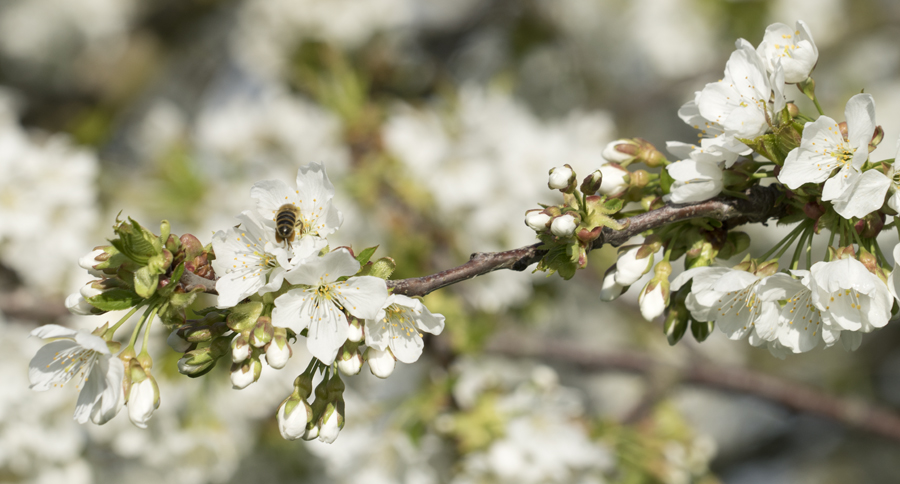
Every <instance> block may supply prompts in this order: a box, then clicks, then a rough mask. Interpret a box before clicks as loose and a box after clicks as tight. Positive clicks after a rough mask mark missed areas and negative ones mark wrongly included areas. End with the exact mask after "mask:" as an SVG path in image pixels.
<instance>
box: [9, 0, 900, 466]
mask: <svg viewBox="0 0 900 484" xmlns="http://www.w3.org/2000/svg"><path fill="white" fill-rule="evenodd" d="M798 19H802V20H804V21H806V22H807V24H808V25H809V27H810V29H811V31H812V34H813V36H814V38H815V40H816V43H817V45H818V47H819V52H820V54H819V64H818V67H817V69H816V71H815V72H814V77H815V79H816V81H817V93H818V94H819V98H820V99H821V100H822V104H823V107H824V108H825V110H826V113H827V114H829V115H831V116H832V117H835V118H838V119H842V117H843V114H842V113H843V106H844V103H845V102H846V99H848V98H849V96H851V95H852V94H854V93H857V92H860V91H861V90H862V89H865V91H866V92H869V93H872V94H873V95H874V97H875V100H876V106H877V110H878V113H877V114H878V119H879V122H880V124H882V125H883V126H884V129H885V132H886V138H885V140H886V142H885V143H884V144H883V145H884V146H883V147H882V148H880V151H879V152H878V153H881V155H880V156H881V157H882V158H885V157H892V156H893V154H894V151H893V150H894V142H895V140H896V139H897V136H898V134H900V71H898V69H900V50H898V49H897V45H900V3H898V2H891V1H885V0H857V1H853V2H851V1H850V0H825V1H813V0H771V1H749V0H748V1H732V2H722V1H715V0H636V1H630V2H624V1H614V0H555V1H551V0H454V1H442V0H244V1H237V0H157V1H154V2H140V1H137V0H80V1H78V2H71V1H68V0H5V1H4V2H2V3H0V173H2V175H0V326H2V329H3V337H2V338H0V368H2V371H0V374H2V375H3V376H2V385H3V389H2V391H0V481H2V482H36V483H45V482H46V483H50V482H53V483H59V482H66V483H90V482H112V481H113V480H127V482H130V483H139V482H148V483H149V482H160V481H161V480H164V479H165V480H166V481H167V482H174V483H180V482H184V483H188V482H190V483H205V482H209V483H226V482H247V481H248V480H255V481H260V482H276V481H277V482H316V483H323V482H329V483H330V482H334V483H343V482H373V483H393V482H399V483H410V484H412V483H423V484H426V483H506V482H509V483H513V482H515V483H523V482H524V483H542V482H560V483H568V482H582V483H604V482H609V483H672V484H680V483H692V482H696V483H717V482H724V483H756V482H767V483H832V482H834V483H838V482H840V483H845V482H867V483H880V482H885V483H888V482H898V477H897V476H900V461H898V460H897V459H896V456H897V455H898V452H900V445H898V442H897V441H893V440H889V439H887V438H885V437H879V436H876V435H873V434H872V433H869V432H866V431H862V430H858V429H854V428H851V427H848V426H847V425H844V424H841V423H837V422H833V421H829V420H825V419H822V418H819V417H816V416H812V415H808V414H806V413H803V412H794V411H791V410H789V409H787V408H785V407H783V406H781V405H779V404H778V403H776V402H773V401H770V400H766V399H762V398H758V397H755V396H753V395H751V394H742V393H734V392H725V391H722V390H721V389H717V388H714V387H711V386H709V385H707V386H697V385H694V384H690V383H687V382H684V381H683V380H684V378H683V375H684V373H685V372H686V370H685V369H686V368H696V367H702V368H710V369H718V368H728V369H737V370H740V371H748V372H762V373H766V374H770V375H774V376H777V377H779V378H784V379H786V380H787V381H789V382H798V383H799V384H802V385H808V386H811V387H814V388H818V389H821V390H823V391H825V392H827V393H829V394H833V395H838V396H840V397H842V398H846V399H847V401H850V402H868V403H874V404H878V405H882V406H886V407H888V408H893V409H894V410H895V411H900V350H898V348H900V329H898V328H900V325H898V324H897V323H894V324H892V325H888V326H887V327H886V328H884V329H882V330H880V331H878V332H877V333H874V334H871V335H866V337H865V338H864V340H863V343H862V347H861V348H860V349H859V350H858V351H857V352H855V353H846V352H844V351H843V350H842V349H840V348H831V349H828V350H821V349H820V350H817V351H813V352H811V353H808V354H803V355H796V356H789V357H788V358H787V359H786V360H784V361H781V360H778V359H776V358H773V357H772V356H770V355H769V353H768V352H767V351H766V350H765V349H759V348H752V347H750V346H749V345H748V344H747V343H746V342H730V341H728V340H726V339H725V338H724V337H723V336H722V335H721V334H720V333H718V332H717V333H715V334H713V336H711V337H710V338H709V339H708V340H707V341H705V342H703V343H702V344H698V343H696V342H695V341H694V340H693V339H692V337H691V336H690V335H687V336H685V338H684V340H682V342H681V343H679V344H678V345H677V346H676V347H669V346H668V344H667V342H666V337H665V335H664V334H663V332H662V324H661V321H656V322H652V323H650V322H646V321H644V320H643V319H642V318H641V317H640V314H639V311H638V310H637V305H636V296H637V293H638V292H639V290H640V288H641V287H642V285H643V282H642V283H639V284H635V285H634V286H633V287H632V289H631V291H629V293H627V294H626V295H625V296H623V297H622V298H620V299H619V300H617V301H616V302H615V303H602V302H600V301H599V300H597V296H596V295H597V292H598V291H599V282H600V279H601V278H602V275H603V272H604V271H605V270H606V268H607V267H608V266H609V265H610V264H611V263H612V262H613V261H614V257H615V251H614V250H613V249H611V248H606V249H604V250H600V251H595V252H594V253H592V254H591V262H590V267H589V269H588V270H586V271H581V273H579V274H578V275H577V276H576V277H575V278H574V279H573V280H572V281H569V282H563V281H561V280H560V279H559V278H558V277H552V278H547V277H544V275H543V274H530V272H528V271H526V272H525V273H514V272H511V271H500V272H498V273H494V274H490V275H488V276H485V277H480V278H478V279H477V280H473V281H468V282H466V283H462V284H459V285H457V286H454V287H451V288H448V289H444V290H441V291H439V292H437V293H435V294H432V295H429V296H428V297H427V298H426V300H425V302H426V304H427V305H428V307H429V308H431V310H432V311H435V312H440V313H443V314H444V315H445V316H446V318H447V327H446V329H445V331H444V333H443V334H441V335H440V336H437V337H432V338H429V339H428V340H427V341H426V345H427V347H426V352H425V354H424V355H423V357H422V359H421V360H420V361H419V362H418V363H417V364H415V365H402V364H399V365H400V368H398V369H397V371H396V372H395V373H394V374H393V375H392V376H391V377H390V378H389V379H388V380H384V381H382V380H378V379H376V378H375V377H373V376H372V375H369V374H367V373H368V372H367V370H366V369H365V368H364V369H363V372H364V373H366V374H361V375H360V376H357V377H353V378H347V379H345V381H346V382H347V385H348V392H347V394H346V398H347V419H346V427H345V428H344V430H343V431H342V433H341V435H340V437H339V438H338V440H337V441H336V442H335V443H334V444H332V445H327V444H322V443H319V442H303V441H297V442H287V441H284V440H282V439H281V437H280V435H279V432H278V428H277V425H276V423H275V418H274V415H275V411H276V409H277V407H278V405H279V403H280V402H281V400H282V399H284V398H285V397H286V396H287V395H288V394H289V393H290V388H291V382H292V381H293V379H294V377H295V376H296V375H297V374H299V373H300V372H301V371H302V369H303V368H304V367H305V362H306V360H307V359H308V358H309V356H308V355H307V354H305V350H304V349H303V345H302V344H299V345H295V347H294V349H295V353H294V357H293V358H292V361H291V363H290V364H289V366H288V367H286V368H285V369H282V370H273V369H271V368H266V369H265V370H264V372H263V376H262V379H261V380H260V381H259V382H257V383H256V384H254V385H251V386H250V387H248V388H247V389H244V390H241V391H235V390H232V389H231V385H230V381H229V378H228V371H227V370H228V369H227V365H222V364H220V365H219V366H221V367H222V368H217V369H216V371H213V372H212V373H210V374H209V375H207V376H206V377H205V378H202V379H200V380H189V379H188V378H186V377H183V376H181V375H179V374H178V373H177V369H176V366H175V362H176V361H177V359H178V357H179V356H180V355H179V354H177V353H174V352H173V351H171V350H169V349H168V347H167V346H166V343H165V336H166V335H165V334H162V330H161V328H160V334H158V335H157V336H158V338H157V340H156V341H155V342H154V343H153V344H154V350H155V356H154V358H155V360H156V364H155V367H154V374H155V375H156V377H157V379H159V381H160V387H161V391H162V404H161V406H160V408H159V409H158V411H157V412H156V413H155V414H154V417H153V419H152V420H151V421H150V425H149V428H148V429H147V430H140V429H138V428H136V427H134V426H133V425H132V424H131V423H130V422H129V421H128V418H127V416H126V415H124V414H120V415H119V416H118V417H117V418H116V419H114V420H113V421H112V422H110V423H108V424H106V425H104V426H102V427H97V426H93V425H85V426H79V425H78V424H76V423H75V422H73V420H72V412H73V410H74V400H75V397H76V393H75V391H74V390H73V389H72V388H66V389H64V390H56V391H51V392H46V393H35V392H32V391H30V390H29V389H28V379H27V366H28V362H29V360H30V358H31V357H32V356H33V355H34V352H35V351H36V349H37V348H38V347H39V346H40V345H41V342H40V341H35V340H33V339H29V338H27V335H28V333H29V332H30V331H31V330H32V329H34V328H35V327H36V326H37V325H39V324H45V323H51V322H54V323H58V324H64V325H68V326H72V327H78V328H88V329H90V328H93V327H95V326H97V325H100V324H102V323H103V322H105V321H107V320H113V321H114V320H116V319H118V318H116V317H115V315H105V316H103V317H75V316H70V315H68V313H67V311H66V310H65V307H64V306H63V304H62V303H63V300H64V298H65V295H66V294H68V293H71V292H74V291H77V290H78V288H79V287H80V286H81V285H82V284H84V283H85V282H86V281H88V280H89V279H90V277H89V276H88V275H87V274H85V273H84V271H83V270H81V269H80V268H78V266H77V264H76V261H77V259H78V257H80V256H82V255H84V254H86V253H87V252H89V251H90V250H91V249H92V248H93V247H94V246H97V245H102V244H104V243H105V240H106V238H108V237H110V236H111V234H112V232H111V229H110V227H111V225H112V224H113V221H114V219H115V216H116V214H117V213H119V212H120V211H121V212H122V214H123V215H127V216H131V217H134V218H135V219H137V220H138V221H140V222H141V223H143V224H144V225H145V226H147V227H150V228H152V229H154V230H158V229H157V228H156V227H158V225H157V224H158V223H159V221H160V220H161V219H164V218H165V219H168V220H169V221H171V223H172V231H173V233H176V234H182V233H192V234H195V235H196V236H197V237H199V238H200V239H201V241H203V242H204V243H207V242H209V240H210V236H211V235H212V233H213V232H214V231H216V230H224V229H226V228H228V227H229V226H231V225H233V224H234V223H235V222H234V216H235V215H236V214H238V213H240V211H242V210H246V209H249V208H251V207H252V206H253V203H252V201H251V199H250V198H249V190H250V186H251V185H252V184H253V183H254V182H256V181H259V180H265V179H275V178H280V179H283V180H285V181H287V182H289V183H293V180H294V177H295V175H296V171H297V167H298V166H302V165H305V164H307V163H310V162H322V163H324V164H325V166H326V168H327V171H328V174H329V176H330V177H331V180H332V181H333V182H334V184H335V185H336V187H337V189H338V194H337V196H336V197H335V201H334V203H335V204H336V205H337V207H338V208H339V209H340V210H341V211H342V212H343V214H344V219H345V221H344V225H343V227H342V229H341V230H340V231H339V232H338V233H337V234H336V235H334V236H332V237H331V239H330V241H331V245H332V246H338V245H351V246H353V247H354V248H358V249H361V248H363V247H368V246H372V245H376V244H380V248H379V251H378V256H383V255H389V256H391V257H393V258H394V259H395V260H396V261H397V264H398V270H397V272H396V274H395V278H404V277H414V276H420V275H425V274H430V273H433V272H436V271H438V270H441V269H445V268H448V267H451V266H455V265H458V264H461V263H463V262H464V261H465V260H467V258H468V255H469V254H470V253H472V252H475V251H495V250H502V249H507V248H514V247H519V246H522V245H526V244H530V243H533V242H534V234H533V232H532V231H531V230H530V229H528V228H527V227H526V226H525V225H524V223H523V221H522V220H523V216H524V212H525V210H527V209H530V208H536V207H537V203H539V202H544V203H558V202H559V200H558V196H559V194H558V193H556V192H551V191H549V190H548V189H547V188H546V180H547V178H546V177H547V171H548V170H549V168H551V167H553V166H556V165H561V164H564V163H569V164H571V165H572V166H573V167H574V168H575V169H576V171H577V172H578V173H579V174H580V175H582V176H584V175H586V174H587V173H589V172H590V171H592V170H593V169H594V168H596V167H597V166H599V164H601V163H603V159H602V157H601V156H600V153H601V151H602V149H603V147H604V146H605V145H606V143H608V142H609V141H612V140H614V139H616V138H618V137H643V138H646V139H648V140H649V141H651V142H652V143H654V144H655V145H656V146H657V147H659V148H660V149H664V146H665V141H667V140H680V141H691V140H693V139H695V136H696V133H695V132H694V131H693V130H692V129H691V128H690V127H688V126H686V125H685V124H683V123H682V122H681V121H680V120H679V119H678V117H677V116H676V111H677V109H678V108H679V107H680V106H681V105H682V104H683V103H684V102H686V101H688V100H690V99H692V98H693V93H694V91H697V90H700V89H702V87H703V86H704V84H705V83H707V82H712V81H715V80H718V79H719V78H720V77H721V76H722V72H723V69H724V65H725V61H726V60H727V58H728V55H729V54H730V53H731V51H732V50H733V45H734V41H735V40H736V39H737V38H738V37H744V38H746V39H747V40H749V41H750V42H752V43H753V44H754V45H756V44H758V43H759V41H760V40H761V39H762V36H763V33H764V31H765V28H766V26H767V25H768V24H770V23H773V22H783V23H787V24H789V25H793V24H794V22H795V21H796V20H798ZM788 96H789V98H790V97H791V96H795V97H799V92H798V91H794V90H789V91H788ZM801 107H808V106H806V105H805V104H801ZM878 153H876V155H874V156H875V157H876V158H878V156H879V154H878ZM751 233H752V236H753V237H754V241H755V244H756V245H755V248H754V249H751V250H755V251H756V253H759V252H760V251H759V250H758V249H759V248H761V247H766V248H767V247H769V246H771V244H772V243H773V242H774V241H775V240H778V237H779V236H778V235H777V234H778V231H777V229H775V228H774V227H769V228H768V229H766V228H762V229H760V230H755V231H752V232H751ZM773 234H774V235H773ZM895 241H896V240H894V241H893V242H895ZM893 242H891V243H893ZM889 247H890V246H889ZM763 250H764V249H763ZM885 252H887V250H886V251H885ZM677 266H678V265H677V264H676V269H677V268H678V267H677ZM212 303H213V300H212V299H207V300H206V301H201V303H200V304H199V305H198V306H201V307H202V305H203V304H205V305H209V304H212ZM510 342H512V343H510ZM529 342H530V343H529ZM540 342H544V343H548V342H552V343H553V348H556V349H557V351H555V353H554V354H553V355H549V356H552V358H550V357H541V356H537V357H534V356H532V357H525V356H517V355H516V354H515V353H516V348H517V346H521V347H522V348H526V347H527V348H530V349H532V350H535V351H537V352H538V353H540V352H541V351H542V350H545V349H546V348H548V347H549V346H542V345H541V344H540ZM548 344H549V343H548ZM566 348H577V349H580V350H586V351H589V352H592V353H594V354H596V355H600V356H603V355H618V356H619V357H621V358H624V360H622V359H621V358H620V359H619V360H616V361H631V362H635V361H636V362H639V363H640V362H642V363H641V364H637V365H635V364H632V365H630V367H629V365H628V364H623V363H615V361H613V360H609V361H608V362H607V364H602V365H585V364H583V362H579V360H578V358H576V357H575V353H574V352H570V351H567V350H566ZM524 352H525V351H523V352H522V353H524ZM545 356H547V355H545ZM604 361H606V360H604ZM636 370H637V371H636Z"/></svg>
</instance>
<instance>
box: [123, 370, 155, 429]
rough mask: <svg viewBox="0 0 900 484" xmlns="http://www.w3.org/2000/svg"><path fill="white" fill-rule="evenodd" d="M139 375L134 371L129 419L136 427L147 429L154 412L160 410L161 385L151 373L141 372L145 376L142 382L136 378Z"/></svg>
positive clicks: (129, 394) (129, 400)
mask: <svg viewBox="0 0 900 484" xmlns="http://www.w3.org/2000/svg"><path fill="white" fill-rule="evenodd" d="M136 373H138V372H137V371H132V383H131V389H130V391H129V392H128V403H127V405H128V418H129V419H131V423H133V424H134V425H135V426H137V427H139V428H142V429H145V428H147V421H148V420H150V417H152V416H153V411H154V410H156V409H157V408H159V385H157V384H156V379H155V378H153V375H150V374H149V373H144V371H143V370H141V371H140V373H142V374H143V375H144V376H143V378H142V379H140V381H137V379H136V378H135V377H134V375H135V374H136Z"/></svg>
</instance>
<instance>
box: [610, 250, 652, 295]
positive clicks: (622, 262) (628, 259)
mask: <svg viewBox="0 0 900 484" xmlns="http://www.w3.org/2000/svg"><path fill="white" fill-rule="evenodd" d="M640 248H641V246H640V245H630V246H627V247H622V248H621V249H620V252H619V259H618V260H617V261H616V276H615V277H616V283H617V284H619V285H620V286H630V285H632V284H634V283H635V282H637V281H638V279H640V278H641V276H643V275H644V274H646V273H647V272H649V271H650V268H651V267H653V255H652V254H651V255H650V256H649V257H645V258H643V259H640V258H638V251H639V250H640Z"/></svg>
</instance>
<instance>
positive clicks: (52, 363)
mask: <svg viewBox="0 0 900 484" xmlns="http://www.w3.org/2000/svg"><path fill="white" fill-rule="evenodd" d="M31 336H37V337H38V338H48V339H54V341H51V342H50V343H47V344H46V345H44V347H42V348H41V349H39V350H38V352H37V354H35V355H34V358H32V359H31V363H30V364H29V369H28V379H29V380H31V388H32V389H33V390H36V391H44V390H48V389H50V388H51V387H56V386H62V385H65V384H66V383H67V382H68V381H69V380H71V379H72V378H75V377H76V376H77V378H79V379H80V382H79V383H78V386H80V387H81V392H80V393H79V394H78V402H77V403H76V405H75V420H76V421H77V422H78V423H85V422H87V421H88V420H91V421H92V422H94V423H95V424H98V425H102V424H104V423H106V422H108V421H109V420H110V419H112V418H113V417H115V415H116V414H117V413H118V412H119V410H120V409H121V408H122V404H123V403H124V397H125V395H124V391H123V389H122V380H123V379H124V377H125V366H124V365H123V364H122V360H120V359H119V358H116V357H114V356H113V355H112V353H111V352H110V350H109V347H108V345H107V343H106V340H104V339H103V338H101V337H99V336H97V335H94V334H91V333H88V332H86V331H76V330H74V329H69V328H64V327H62V326H59V325H56V324H47V325H44V326H41V327H40V328H37V329H35V330H34V331H32V332H31Z"/></svg>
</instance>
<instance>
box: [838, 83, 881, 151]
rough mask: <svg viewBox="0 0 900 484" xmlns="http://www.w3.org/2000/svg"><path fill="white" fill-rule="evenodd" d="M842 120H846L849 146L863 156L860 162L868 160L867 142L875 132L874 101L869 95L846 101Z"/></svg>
mask: <svg viewBox="0 0 900 484" xmlns="http://www.w3.org/2000/svg"><path fill="white" fill-rule="evenodd" d="M844 118H845V119H846V120H847V140H848V142H849V143H850V146H851V147H853V148H857V154H860V155H864V156H865V157H864V158H863V159H862V161H865V160H866V159H867V158H868V154H869V149H868V146H869V142H870V141H872V134H873V133H874V132H875V99H874V98H873V97H872V95H871V94H857V95H855V96H853V97H851V98H850V100H849V101H847V107H846V108H845V109H844ZM856 158H857V157H856V156H854V158H853V164H854V166H857V167H859V166H861V165H862V162H859V164H857V160H856Z"/></svg>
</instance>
